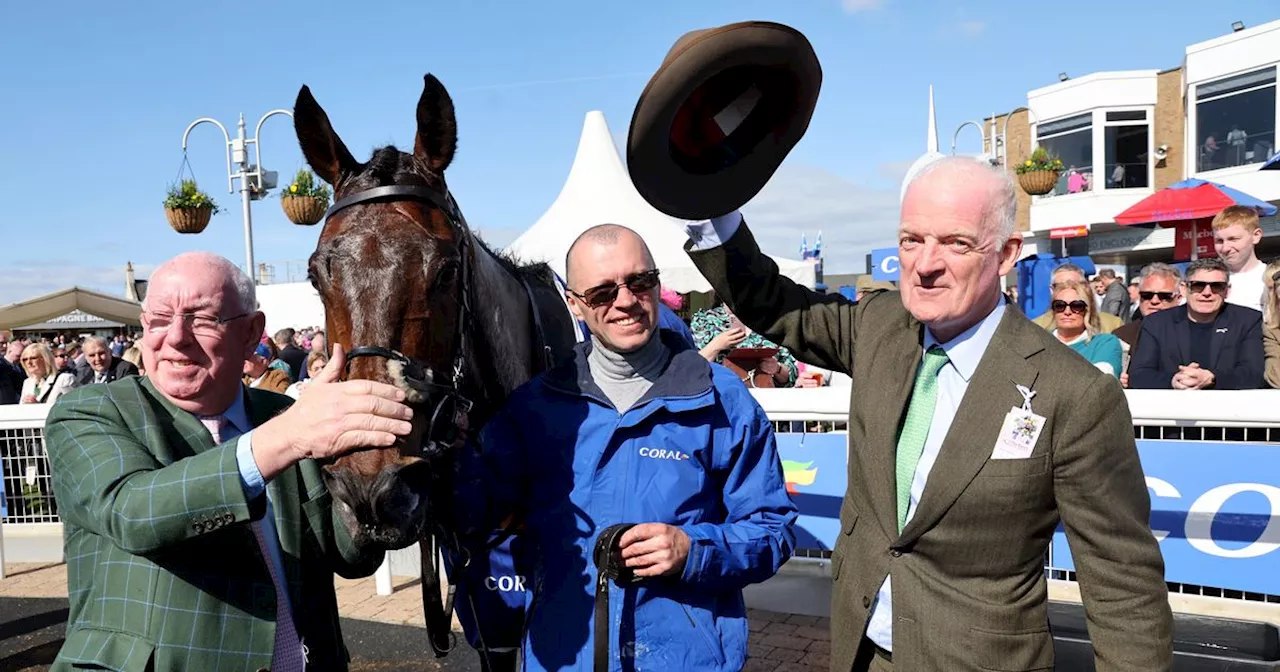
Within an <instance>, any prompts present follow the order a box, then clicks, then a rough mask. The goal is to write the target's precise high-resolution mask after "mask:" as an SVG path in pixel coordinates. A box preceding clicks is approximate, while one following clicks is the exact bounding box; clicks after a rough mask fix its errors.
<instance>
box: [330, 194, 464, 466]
mask: <svg viewBox="0 0 1280 672" xmlns="http://www.w3.org/2000/svg"><path fill="white" fill-rule="evenodd" d="M388 201H416V202H419V203H426V204H428V205H434V206H435V207H437V208H439V209H440V210H441V211H442V212H444V214H445V217H446V218H447V219H448V220H449V227H450V229H452V231H453V234H454V240H455V241H456V242H457V245H458V253H459V257H460V261H459V265H460V268H459V273H458V283H457V284H458V306H459V308H458V320H457V329H456V330H455V332H454V348H453V352H454V355H453V363H452V366H451V369H452V370H451V371H450V376H449V382H448V383H447V384H443V383H440V382H437V380H438V378H439V376H438V375H437V373H436V371H435V370H434V369H433V368H432V367H431V365H429V364H426V363H424V362H420V361H418V360H415V359H413V358H412V357H409V356H408V355H405V354H404V353H402V352H399V351H397V350H392V349H390V348H383V347H380V346H375V345H354V346H353V347H352V348H351V350H350V351H349V352H347V372H348V373H349V372H350V368H351V363H352V362H353V361H354V360H356V359H358V358H360V357H378V358H381V359H385V360H387V361H388V363H391V362H395V363H397V364H399V365H400V367H401V373H402V376H403V378H404V382H405V384H406V385H408V386H409V387H410V388H412V389H413V390H415V391H417V392H418V393H420V394H422V395H423V396H424V397H426V399H425V401H426V402H427V403H429V404H430V403H432V401H433V400H434V404H433V410H432V413H431V420H430V424H428V425H427V430H426V435H425V436H424V437H423V439H422V443H421V445H420V447H419V448H420V450H421V452H422V457H424V458H430V457H437V456H439V455H442V454H443V453H444V452H446V451H447V450H448V449H449V448H451V447H453V445H454V444H455V443H456V442H457V440H458V438H459V436H461V434H462V433H463V431H464V430H465V428H466V427H467V414H468V413H470V412H471V409H472V408H473V407H474V406H475V403H474V402H473V401H472V400H471V399H469V398H467V397H466V396H464V395H463V394H462V384H463V377H464V376H463V369H464V366H465V363H466V344H467V339H466V330H467V324H468V321H469V320H470V318H471V299H470V293H469V292H468V291H467V287H468V286H469V284H468V281H469V279H470V270H471V269H470V264H469V263H468V261H469V255H468V252H469V250H467V249H466V248H467V246H468V243H469V240H470V236H469V235H468V229H467V220H466V218H464V217H463V216H462V211H461V210H460V209H459V208H458V204H457V202H456V201H455V200H454V199H453V195H452V194H450V193H449V192H448V191H446V192H444V193H443V194H442V193H440V192H438V191H436V190H434V189H428V188H426V187H415V186H406V185H391V186H384V187H373V188H372V189H364V190H362V191H357V192H355V193H354V194H350V195H348V196H346V197H344V198H342V199H340V200H338V201H337V202H335V203H334V204H333V206H332V207H330V208H329V211H328V212H326V213H325V220H326V221H327V220H328V219H329V218H330V217H333V216H334V215H335V214H337V213H338V212H340V211H342V210H344V209H346V208H349V207H351V206H353V205H363V204H365V203H373V202H388Z"/></svg>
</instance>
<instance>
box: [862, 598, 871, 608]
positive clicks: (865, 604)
mask: <svg viewBox="0 0 1280 672" xmlns="http://www.w3.org/2000/svg"><path fill="white" fill-rule="evenodd" d="M862 608H863V609H870V608H871V598H870V597H867V596H866V595H863V596H862Z"/></svg>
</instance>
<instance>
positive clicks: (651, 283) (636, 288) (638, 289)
mask: <svg viewBox="0 0 1280 672" xmlns="http://www.w3.org/2000/svg"><path fill="white" fill-rule="evenodd" d="M623 285H626V286H627V290H628V291H630V292H631V293H632V294H643V293H645V292H647V291H649V290H651V289H653V288H654V287H657V286H658V269H656V268H655V269H653V270H652V271H645V272H643V273H636V274H635V275H632V276H628V277H627V279H626V280H623V281H622V282H618V283H608V284H603V285H598V286H595V287H592V288H591V289H588V290H587V291H585V292H583V293H581V294H579V293H577V292H575V291H573V290H572V289H571V290H569V293H570V294H572V295H574V296H576V297H578V298H579V299H581V300H582V302H583V303H585V304H587V305H588V306H590V307H592V308H599V307H601V306H607V305H609V304H611V303H613V302H614V301H615V300H617V298H618V288H620V287H622V286H623Z"/></svg>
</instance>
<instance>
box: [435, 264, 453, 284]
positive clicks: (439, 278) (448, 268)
mask: <svg viewBox="0 0 1280 672" xmlns="http://www.w3.org/2000/svg"><path fill="white" fill-rule="evenodd" d="M457 279H458V265H457V264H455V263H453V262H449V263H447V264H445V265H443V266H441V267H440V270H439V271H437V272H436V282H435V286H436V287H448V286H450V285H452V284H453V283H454V281H455V280H457Z"/></svg>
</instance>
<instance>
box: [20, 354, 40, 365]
mask: <svg viewBox="0 0 1280 672" xmlns="http://www.w3.org/2000/svg"><path fill="white" fill-rule="evenodd" d="M43 361H44V358H43V357H40V356H35V357H23V358H22V363H23V364H30V363H32V362H43Z"/></svg>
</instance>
